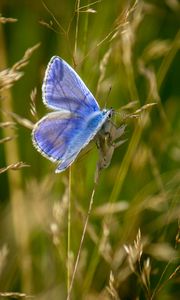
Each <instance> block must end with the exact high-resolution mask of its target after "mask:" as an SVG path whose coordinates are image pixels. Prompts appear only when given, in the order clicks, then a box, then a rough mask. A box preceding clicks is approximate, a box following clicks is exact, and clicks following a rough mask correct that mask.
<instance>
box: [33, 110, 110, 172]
mask: <svg viewBox="0 0 180 300" xmlns="http://www.w3.org/2000/svg"><path fill="white" fill-rule="evenodd" d="M107 117H108V112H106V113H104V112H101V111H99V112H95V113H93V114H91V115H90V116H89V117H88V118H83V117H81V116H79V115H78V114H72V113H70V112H66V111H61V112H52V113H49V114H47V115H46V116H45V117H44V118H42V119H41V120H40V121H39V122H38V123H37V124H36V125H35V127H34V129H33V133H32V139H33V143H34V145H35V147H36V149H37V150H38V151H39V152H40V153H41V154H42V155H44V156H45V157H46V158H48V159H50V160H51V161H54V162H59V163H60V164H59V166H58V168H57V169H56V172H61V171H63V170H65V169H66V168H67V167H68V166H69V165H70V164H71V163H72V162H73V161H74V160H75V158H76V157H77V155H78V154H79V152H80V151H81V150H82V149H83V148H84V147H85V146H86V145H87V144H88V143H89V142H90V140H92V139H93V138H94V136H95V135H96V133H97V132H98V130H99V129H100V127H101V126H102V124H103V123H104V122H105V120H106V119H107Z"/></svg>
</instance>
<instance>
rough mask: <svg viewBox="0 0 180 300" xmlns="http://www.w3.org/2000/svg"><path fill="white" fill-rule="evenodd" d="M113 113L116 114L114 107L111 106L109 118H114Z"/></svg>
mask: <svg viewBox="0 0 180 300" xmlns="http://www.w3.org/2000/svg"><path fill="white" fill-rule="evenodd" d="M113 114H114V109H113V108H111V109H110V110H109V115H108V118H109V119H111V118H112V116H113Z"/></svg>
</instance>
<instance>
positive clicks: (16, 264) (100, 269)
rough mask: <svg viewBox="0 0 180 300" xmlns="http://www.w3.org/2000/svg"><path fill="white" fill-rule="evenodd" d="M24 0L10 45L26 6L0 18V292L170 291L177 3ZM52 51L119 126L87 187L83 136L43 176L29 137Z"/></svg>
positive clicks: (89, 169) (58, 295)
mask: <svg viewBox="0 0 180 300" xmlns="http://www.w3.org/2000/svg"><path fill="white" fill-rule="evenodd" d="M32 3H33V4H32V7H29V8H28V9H29V11H28V15H30V16H31V17H30V18H28V20H27V22H28V24H29V23H30V24H32V28H29V27H27V36H25V37H23V41H21V42H20V41H18V45H16V44H12V41H14V36H15V35H16V37H17V36H21V33H22V31H23V32H24V30H25V29H24V28H22V22H21V20H22V19H23V20H25V17H24V16H25V14H26V10H27V7H24V6H23V5H22V11H21V10H20V11H17V10H16V9H14V12H13V11H12V10H11V8H12V7H14V6H12V7H10V6H9V5H8V4H4V5H2V16H1V17H0V41H1V47H0V67H1V69H0V70H1V71H0V93H1V94H0V97H1V98H0V108H1V112H0V115H1V119H0V155H1V160H0V188H1V192H0V195H1V199H0V200H1V221H0V241H1V244H0V276H1V277H0V296H1V297H2V299H3V298H9V299H16V298H28V297H31V296H33V298H35V299H38V300H39V299H43V300H44V299H53V300H54V299H67V293H68V291H70V289H71V288H72V290H71V299H148V300H150V299H151V300H154V299H160V300H161V299H165V300H166V299H167V300H169V299H172V300H175V299H177V300H178V299H179V297H180V295H179V290H178V285H179V254H178V247H179V239H180V238H179V234H180V226H179V221H178V219H179V215H180V205H179V194H180V188H179V182H180V173H179V162H180V151H179V137H180V135H179V132H180V131H179V129H180V123H179V113H180V111H179V97H180V92H179V78H178V72H177V70H178V68H179V67H180V66H179V61H178V59H177V57H179V45H180V36H179V28H178V24H179V22H178V18H179V15H178V14H179V12H178V11H179V10H178V9H180V7H179V4H178V2H177V3H176V1H174V5H175V4H176V9H175V6H173V3H172V2H171V1H168V2H167V3H166V5H164V4H163V3H162V4H161V5H160V4H159V5H158V4H152V3H150V2H149V3H148V2H147V3H146V2H142V1H139V2H136V3H132V5H131V6H127V3H126V1H125V2H122V3H119V1H114V3H112V1H85V2H84V1H67V2H64V3H61V4H60V3H59V2H58V1H57V2H56V1H55V4H54V3H51V2H50V1H47V2H46V3H44V5H43V4H42V3H41V5H40V6H39V4H38V3H36V2H35V1H32ZM37 8H38V9H39V11H38V13H37V12H35V10H36V9H37ZM34 12H35V13H34ZM8 13H9V15H8ZM34 14H35V15H36V17H37V14H38V18H37V19H34V18H33V15H34ZM177 15H178V16H177ZM4 17H5V18H4ZM26 17H27V15H26ZM15 19H18V21H17V23H14V20H15ZM38 21H40V22H38ZM9 22H10V23H9ZM18 23H19V24H20V26H17V27H16V24H18ZM164 24H167V25H166V29H167V28H168V31H167V32H166V30H165V29H164ZM6 26H8V27H6ZM24 26H25V25H24ZM11 39H12V40H11ZM29 39H30V41H32V40H34V44H36V43H37V42H38V43H39V42H41V47H39V48H37V47H36V46H35V48H31V50H27V51H26V49H28V48H30V47H31V46H32V43H31V42H29ZM9 41H11V43H10V44H9ZM21 43H22V44H21ZM30 43H31V44H30ZM12 48H13V49H12ZM34 50H36V51H35V52H34ZM25 51H26V52H25ZM24 52H25V55H24V56H23V53H24ZM31 54H32V56H31ZM55 54H56V55H59V56H61V57H63V58H64V59H66V60H67V61H68V62H69V63H71V64H72V65H73V66H74V67H75V68H76V70H77V72H78V73H79V74H80V75H81V77H82V79H83V80H84V81H85V83H86V84H87V86H88V87H89V88H90V90H92V92H93V94H94V95H96V97H97V100H98V102H99V103H100V105H101V107H104V106H107V107H111V106H112V107H114V108H116V109H117V110H118V114H117V115H116V116H115V120H114V122H116V123H117V125H118V126H120V125H122V124H126V125H127V126H126V130H125V135H124V136H123V139H127V141H126V142H125V143H124V144H123V145H122V146H121V147H120V148H117V149H116V150H115V152H114V156H113V159H112V161H111V165H110V166H109V168H108V169H105V170H103V171H102V172H101V173H100V176H99V180H98V183H97V185H96V187H95V186H94V175H95V170H96V164H97V161H98V152H97V150H96V149H95V147H94V148H93V149H92V151H89V152H88V153H85V154H84V153H83V154H82V155H81V156H80V158H79V159H78V160H77V161H76V162H75V163H74V164H73V166H72V167H71V170H70V171H66V172H64V173H62V174H58V175H55V174H54V170H55V165H54V164H52V163H51V162H48V161H46V160H45V159H44V158H42V157H41V156H40V155H39V154H38V153H36V151H35V149H34V148H33V146H32V142H31V128H32V126H33V123H34V122H36V121H37V119H38V118H40V116H42V115H43V113H44V112H46V111H45V109H44V108H43V105H42V101H41V84H42V80H43V76H44V70H45V68H46V64H47V62H48V61H49V59H50V57H51V55H55ZM20 57H23V58H22V59H21V60H20ZM12 60H14V61H13V63H12V64H9V61H12ZM16 61H18V63H16ZM27 62H28V65H27V66H25V65H26V64H27ZM11 65H12V67H11ZM12 87H13V88H12ZM22 91H23V93H22ZM42 110H43V111H42ZM90 200H91V205H90V209H89V212H88V207H89V203H90ZM92 204H93V205H92ZM84 224H86V225H84ZM84 226H85V227H84ZM83 230H84V236H82V233H83ZM77 255H78V260H77ZM75 265H76V267H75ZM73 272H74V275H73ZM72 276H73V281H72Z"/></svg>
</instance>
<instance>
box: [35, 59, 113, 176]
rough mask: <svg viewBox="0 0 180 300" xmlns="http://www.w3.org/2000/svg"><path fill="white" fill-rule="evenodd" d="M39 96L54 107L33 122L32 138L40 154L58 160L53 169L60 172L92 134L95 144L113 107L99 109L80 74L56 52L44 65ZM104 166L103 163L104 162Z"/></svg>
mask: <svg viewBox="0 0 180 300" xmlns="http://www.w3.org/2000/svg"><path fill="white" fill-rule="evenodd" d="M42 98H43V102H44V104H45V105H46V106H47V107H48V108H49V109H51V110H53V111H52V112H50V113H48V114H47V115H46V116H45V117H43V118H42V119H40V120H39V121H38V122H37V123H36V124H35V126H34V128H33V131H32V141H33V144H34V146H35V147H36V149H37V150H38V151H39V152H40V153H41V154H42V155H43V156H45V157H46V158H48V159H49V160H51V161H53V162H56V163H58V166H57V168H56V170H55V172H56V173H60V172H62V171H64V170H66V169H67V168H68V167H69V166H70V165H71V164H72V163H73V162H74V160H75V159H76V157H77V156H78V154H79V152H80V151H81V150H82V149H83V148H84V147H85V146H87V145H88V144H89V142H90V141H91V140H93V139H94V138H95V137H96V143H97V144H98V142H99V138H98V133H99V132H101V134H100V135H99V136H102V133H103V134H104V136H105V135H106V133H105V131H106V130H105V128H106V127H109V122H107V121H108V120H109V119H110V118H111V117H112V115H113V112H114V111H113V109H103V110H101V109H100V107H99V104H98V103H97V101H96V99H95V98H94V96H93V95H92V94H91V92H90V91H89V89H88V88H87V87H86V85H85V84H84V82H83V81H82V80H81V78H80V77H79V75H78V74H77V73H76V72H75V71H74V70H73V68H71V67H70V65H69V64H68V63H66V62H65V61H64V60H63V59H61V58H60V57H58V56H53V57H52V58H51V60H50V62H49V64H48V66H47V69H46V72H45V78H44V81H43V85H42ZM106 124H107V125H108V126H106ZM105 140H106V139H104V141H105ZM111 140H113V137H111V138H110V141H111ZM99 144H100V143H99ZM101 144H102V142H101ZM103 144H104V143H103ZM103 162H104V160H103ZM103 167H106V162H105V163H104V165H103Z"/></svg>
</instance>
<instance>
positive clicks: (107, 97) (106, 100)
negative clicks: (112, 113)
mask: <svg viewBox="0 0 180 300" xmlns="http://www.w3.org/2000/svg"><path fill="white" fill-rule="evenodd" d="M111 89H112V87H111V86H110V87H109V91H108V94H107V96H106V99H105V105H104V107H105V108H107V102H108V99H109V95H110V92H111Z"/></svg>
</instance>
